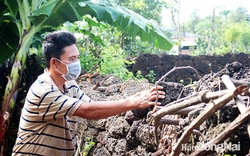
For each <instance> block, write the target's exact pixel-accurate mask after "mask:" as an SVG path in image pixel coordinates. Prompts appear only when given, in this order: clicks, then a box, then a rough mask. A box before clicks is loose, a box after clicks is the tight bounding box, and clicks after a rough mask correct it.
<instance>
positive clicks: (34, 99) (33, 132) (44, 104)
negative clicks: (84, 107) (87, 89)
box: [12, 70, 91, 156]
mask: <svg viewBox="0 0 250 156" xmlns="http://www.w3.org/2000/svg"><path fill="white" fill-rule="evenodd" d="M65 87H66V89H67V93H65V94H62V93H61V92H60V90H59V89H58V87H57V86H56V85H55V83H54V81H53V80H52V78H51V77H50V75H49V74H48V72H47V70H45V71H44V73H43V74H42V75H40V76H39V77H38V78H37V80H36V81H35V82H34V83H33V84H32V86H31V87H30V89H29V91H28V93H27V96H26V100H25V104H24V107H23V109H22V114H21V117H20V123H19V131H18V134H17V135H18V136H17V139H16V144H15V145H14V147H13V153H12V155H36V156H37V155H45V156H69V155H72V154H73V153H74V152H75V150H76V135H77V131H76V130H77V119H78V117H76V116H72V115H73V114H74V112H75V111H76V110H77V108H78V107H79V106H80V105H81V103H82V102H90V101H91V100H90V98H89V97H87V96H86V95H85V94H84V93H83V92H82V90H81V89H80V88H79V86H78V85H77V83H76V82H75V81H67V82H65Z"/></svg>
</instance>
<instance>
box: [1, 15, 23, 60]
mask: <svg viewBox="0 0 250 156" xmlns="http://www.w3.org/2000/svg"><path fill="white" fill-rule="evenodd" d="M0 34H1V35H0V47H1V57H0V63H2V62H4V61H5V60H6V59H7V58H9V57H10V56H11V55H12V54H13V53H14V52H15V51H16V49H17V46H18V42H19V33H18V29H17V27H16V24H15V19H13V18H12V17H11V16H2V17H0Z"/></svg>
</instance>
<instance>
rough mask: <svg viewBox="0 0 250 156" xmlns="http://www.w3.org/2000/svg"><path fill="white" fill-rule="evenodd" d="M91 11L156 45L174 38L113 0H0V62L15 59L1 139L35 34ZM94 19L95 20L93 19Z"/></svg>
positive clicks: (166, 44) (1, 116)
mask: <svg viewBox="0 0 250 156" xmlns="http://www.w3.org/2000/svg"><path fill="white" fill-rule="evenodd" d="M84 15H90V16H92V17H93V18H95V19H97V21H98V22H105V23H108V24H110V25H112V26H115V27H117V28H118V29H119V30H121V31H123V32H125V33H128V34H130V35H131V36H133V37H136V36H139V37H140V38H141V40H142V41H147V42H150V43H153V44H154V46H155V47H158V48H160V49H165V50H170V49H171V47H172V42H171V40H170V39H169V38H168V37H167V36H166V35H165V34H164V33H163V32H162V31H161V30H160V29H159V28H158V27H157V26H155V25H154V24H152V23H150V22H149V20H147V19H145V18H143V17H142V16H140V15H139V14H137V13H135V12H133V11H131V10H129V9H126V8H124V7H121V6H118V5H116V4H113V3H108V2H103V1H97V0H95V1H91V0H67V1H66V0H0V49H1V51H0V56H1V57H0V63H1V64H2V63H3V62H5V61H10V60H13V61H12V69H11V72H10V74H9V76H8V83H7V85H6V88H5V93H4V99H3V101H2V105H1V112H0V126H1V128H0V142H2V141H3V136H4V135H5V132H6V130H8V123H9V121H10V116H11V112H12V109H13V108H14V107H15V103H16V97H17V95H18V91H19V90H20V89H19V83H20V80H21V78H22V74H23V70H24V68H25V61H26V56H27V53H28V50H29V48H30V46H31V43H32V40H33V39H34V36H36V34H37V33H38V32H40V31H42V30H44V29H45V28H48V27H57V26H59V25H61V24H63V23H65V22H66V21H69V22H75V21H79V20H81V19H82V17H83V16H84ZM93 21H94V20H93Z"/></svg>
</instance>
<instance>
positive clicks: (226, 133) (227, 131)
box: [190, 107, 250, 156]
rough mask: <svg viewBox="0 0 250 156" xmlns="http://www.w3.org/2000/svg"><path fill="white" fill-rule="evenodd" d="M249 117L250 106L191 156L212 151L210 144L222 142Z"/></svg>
mask: <svg viewBox="0 0 250 156" xmlns="http://www.w3.org/2000/svg"><path fill="white" fill-rule="evenodd" d="M249 119H250V107H248V108H247V110H246V111H245V112H244V113H242V114H240V115H239V116H238V117H237V118H236V119H235V120H234V121H233V122H231V123H230V124H229V125H228V126H227V128H226V129H225V130H224V131H223V132H222V133H220V134H219V135H218V136H216V138H214V139H213V140H211V141H209V142H208V143H206V144H205V145H203V146H202V148H200V149H199V150H197V151H195V152H193V153H191V155H190V156H199V155H208V154H209V153H211V152H212V151H208V150H207V149H208V147H209V146H210V147H211V145H217V144H220V143H222V142H223V141H224V140H225V139H226V138H227V137H229V136H230V135H231V134H233V133H234V132H235V131H236V130H237V129H238V128H239V127H240V126H242V125H243V124H244V123H246V122H247V121H248V120H249Z"/></svg>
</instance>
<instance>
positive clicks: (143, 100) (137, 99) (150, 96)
mask: <svg viewBox="0 0 250 156" xmlns="http://www.w3.org/2000/svg"><path fill="white" fill-rule="evenodd" d="M162 89H163V87H162V86H157V88H156V87H153V88H151V89H150V90H145V91H141V92H139V93H136V94H134V95H132V96H130V97H129V98H128V99H129V100H130V101H131V102H132V103H133V104H134V105H136V106H137V107H138V108H139V109H145V108H147V107H149V106H153V105H155V104H157V105H161V103H160V102H157V103H156V102H155V100H156V99H157V98H158V99H164V98H165V92H163V91H161V90H162Z"/></svg>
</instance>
